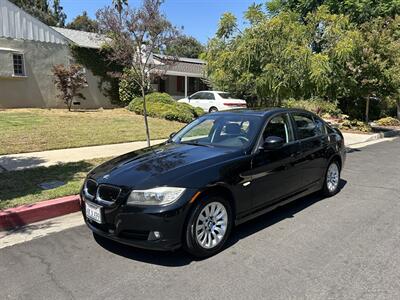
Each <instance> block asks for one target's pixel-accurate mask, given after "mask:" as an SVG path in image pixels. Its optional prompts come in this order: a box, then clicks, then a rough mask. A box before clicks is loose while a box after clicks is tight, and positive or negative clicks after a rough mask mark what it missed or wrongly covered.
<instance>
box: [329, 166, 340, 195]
mask: <svg viewBox="0 0 400 300" xmlns="http://www.w3.org/2000/svg"><path fill="white" fill-rule="evenodd" d="M326 185H327V188H328V190H329V192H331V193H332V192H334V191H335V190H336V189H337V187H338V185H339V167H338V165H337V164H336V163H332V164H331V165H330V166H329V168H328V172H327V174H326Z"/></svg>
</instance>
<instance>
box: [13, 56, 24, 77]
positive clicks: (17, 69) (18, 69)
mask: <svg viewBox="0 0 400 300" xmlns="http://www.w3.org/2000/svg"><path fill="white" fill-rule="evenodd" d="M13 66H14V76H25V66H24V55H23V54H13Z"/></svg>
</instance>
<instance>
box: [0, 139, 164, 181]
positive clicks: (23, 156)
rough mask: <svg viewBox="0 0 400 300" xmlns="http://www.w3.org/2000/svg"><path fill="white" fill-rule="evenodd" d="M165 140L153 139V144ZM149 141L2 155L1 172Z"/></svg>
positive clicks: (96, 155) (112, 152)
mask: <svg viewBox="0 0 400 300" xmlns="http://www.w3.org/2000/svg"><path fill="white" fill-rule="evenodd" d="M164 141H165V140H153V141H151V144H152V145H156V144H159V143H162V142H164ZM146 145H147V142H145V141H143V142H142V141H141V142H132V143H123V144H112V145H102V146H91V147H81V148H70V149H60V150H50V151H42V152H31V153H20V154H9V155H2V156H0V173H1V172H2V171H3V172H4V171H16V170H23V169H28V168H36V167H48V166H52V165H57V164H60V163H69V162H77V161H81V160H88V159H94V158H102V157H111V156H118V155H121V154H124V153H127V152H130V151H134V150H137V149H141V148H144V147H146Z"/></svg>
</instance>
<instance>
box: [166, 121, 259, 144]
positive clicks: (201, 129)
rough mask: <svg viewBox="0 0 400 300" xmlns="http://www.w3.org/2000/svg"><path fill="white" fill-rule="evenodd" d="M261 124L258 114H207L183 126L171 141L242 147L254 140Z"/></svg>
mask: <svg viewBox="0 0 400 300" xmlns="http://www.w3.org/2000/svg"><path fill="white" fill-rule="evenodd" d="M260 124H261V118H260V117H258V116H240V115H207V116H205V117H202V118H199V119H197V120H195V121H193V122H192V123H190V124H189V125H188V126H186V127H185V128H183V129H182V130H181V131H180V132H178V133H177V134H176V135H175V136H174V137H173V138H172V140H171V141H172V142H174V143H178V144H179V143H181V144H195V145H200V146H202V145H204V146H217V147H218V146H220V147H231V148H240V149H242V148H245V147H247V146H249V145H250V143H251V142H252V141H253V140H254V138H255V136H256V134H257V132H258V129H259V126H260Z"/></svg>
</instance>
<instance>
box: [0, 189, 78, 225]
mask: <svg viewBox="0 0 400 300" xmlns="http://www.w3.org/2000/svg"><path fill="white" fill-rule="evenodd" d="M79 210H80V205H79V196H78V195H73V196H67V197H62V198H57V199H52V200H47V201H41V202H37V203H34V204H29V205H23V206H19V207H15V208H10V209H6V210H0V230H8V229H12V228H15V227H19V226H23V225H26V224H30V223H33V222H38V221H42V220H46V219H50V218H54V217H58V216H62V215H66V214H69V213H73V212H77V211H79Z"/></svg>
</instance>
